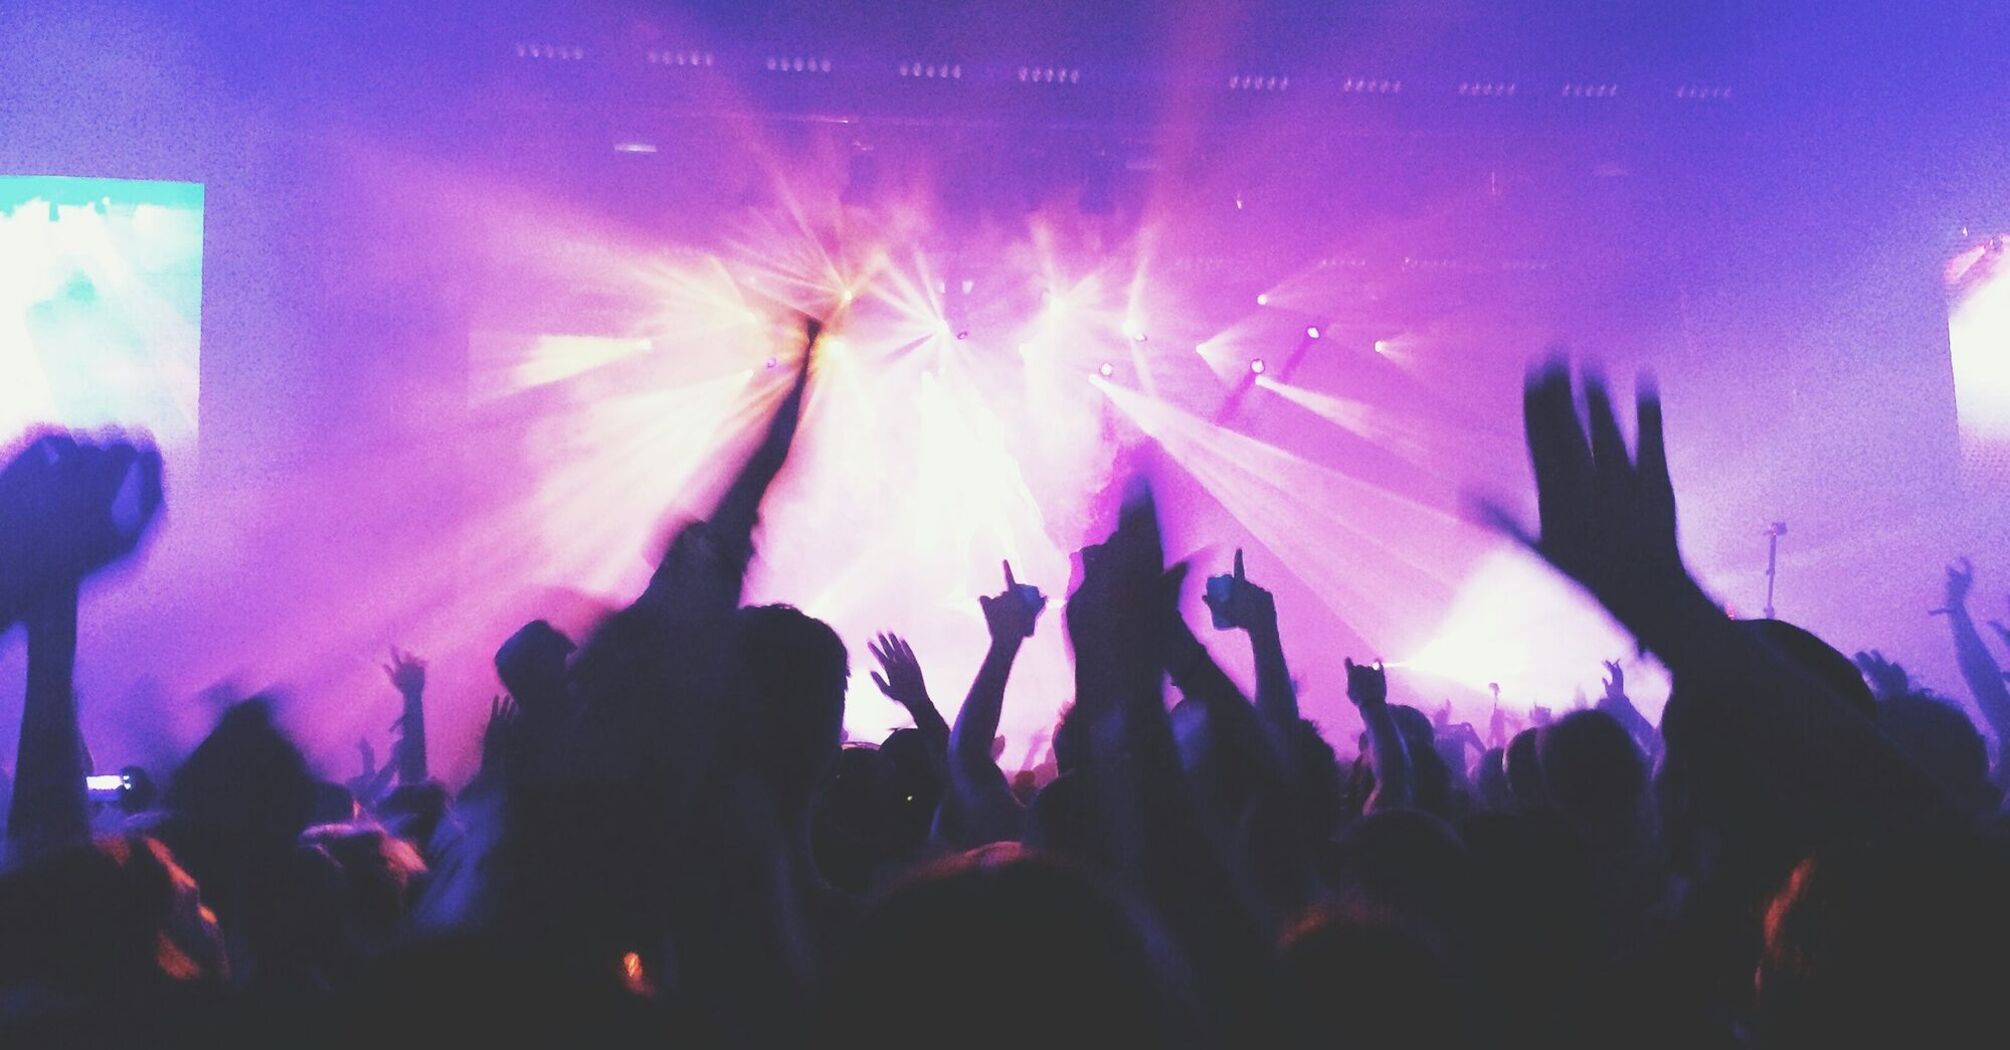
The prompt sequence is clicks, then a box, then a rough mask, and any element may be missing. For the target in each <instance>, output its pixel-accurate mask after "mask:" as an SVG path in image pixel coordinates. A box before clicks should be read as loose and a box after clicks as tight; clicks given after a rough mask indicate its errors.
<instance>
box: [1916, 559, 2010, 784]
mask: <svg viewBox="0 0 2010 1050" xmlns="http://www.w3.org/2000/svg"><path fill="white" fill-rule="evenodd" d="M1974 583H1975V567H1974V566H1973V565H1971V564H1969V562H1968V559H1967V558H1962V559H1960V560H1959V561H1956V562H1955V563H1953V564H1951V565H1949V566H1948V567H1947V604H1946V605H1945V606H1944V607H1942V608H1939V609H1935V610H1933V611H1934V613H1935V614H1936V615H1944V616H1946V617H1947V626H1948V629H1949V630H1950V631H1952V632H1953V634H1954V657H1955V661H1956V662H1957V663H1958V664H1959V665H1960V667H1961V678H1962V681H1965V682H1967V683H1968V691H1969V693H1971V694H1972V695H1973V696H1974V697H1975V706H1976V707H1979V708H1981V709H1982V717H1984V718H1986V719H1988V720H1989V728H1990V731H1991V732H1993V733H1995V735H1996V740H1997V747H1998V750H1999V751H2001V752H2005V753H2010V685H2006V684H2005V682H2004V681H2003V669H2002V668H2001V667H1999V666H1998V665H1997V663H1996V657H1994V656H1993V655H1991V654H1990V652H1989V646H1988V645H1987V644H1985V643H1984V642H1983V641H1982V633H1981V632H1980V631H1977V630H1976V629H1975V621H1974V619H1973V618H1971V617H1970V616H1969V615H1968V590H1969V588H1970V587H1972V586H1973V585H1974ZM1997 761H1998V764H1999V765H2005V764H2006V763H2004V762H2003V760H2002V759H2001V758H1999V759H1998V760H1997Z"/></svg>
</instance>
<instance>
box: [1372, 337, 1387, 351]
mask: <svg viewBox="0 0 2010 1050" xmlns="http://www.w3.org/2000/svg"><path fill="white" fill-rule="evenodd" d="M1375 352H1376V353H1378V354H1386V353H1388V352H1389V344H1388V343H1387V342H1386V341H1384V340H1381V339H1377V340H1375Z"/></svg>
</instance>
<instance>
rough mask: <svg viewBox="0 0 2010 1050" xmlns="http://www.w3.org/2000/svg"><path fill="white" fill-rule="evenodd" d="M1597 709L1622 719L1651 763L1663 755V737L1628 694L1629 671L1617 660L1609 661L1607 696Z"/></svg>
mask: <svg viewBox="0 0 2010 1050" xmlns="http://www.w3.org/2000/svg"><path fill="white" fill-rule="evenodd" d="M1597 707H1598V710H1600V711H1603V712H1605V713H1606V714H1608V715H1611V716H1612V717H1613V718H1614V719H1616V720H1618V722H1619V724H1620V725H1621V726H1622V727H1624V728H1625V730H1626V733H1627V735H1628V736H1631V737H1632V738H1633V743H1634V745H1635V746H1637V747H1639V748H1640V753H1641V754H1642V755H1645V756H1646V757H1647V760H1648V762H1649V763H1652V762H1653V761H1654V759H1655V756H1657V755H1659V754H1660V753H1661V734H1659V733H1657V732H1655V730H1654V723H1652V722H1649V721H1648V720H1647V716H1646V715H1643V714H1641V713H1640V709H1639V708H1637V707H1635V706H1633V699H1632V698H1631V697H1629V696H1627V695H1626V669H1625V668H1623V667H1621V666H1619V661H1617V660H1607V661H1605V695H1604V696H1602V697H1600V698H1599V700H1598V704H1597Z"/></svg>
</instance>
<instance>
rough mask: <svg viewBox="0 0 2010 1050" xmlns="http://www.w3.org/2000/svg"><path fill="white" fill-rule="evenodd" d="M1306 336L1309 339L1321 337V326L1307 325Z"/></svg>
mask: <svg viewBox="0 0 2010 1050" xmlns="http://www.w3.org/2000/svg"><path fill="white" fill-rule="evenodd" d="M1305 338H1307V339H1317V338H1319V327H1318V326H1317V325H1308V326H1306V329H1305Z"/></svg>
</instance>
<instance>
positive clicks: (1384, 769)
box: [1361, 703, 1416, 813]
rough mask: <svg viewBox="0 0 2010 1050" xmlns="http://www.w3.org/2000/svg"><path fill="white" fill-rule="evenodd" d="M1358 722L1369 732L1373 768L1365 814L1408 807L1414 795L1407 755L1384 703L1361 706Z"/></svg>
mask: <svg viewBox="0 0 2010 1050" xmlns="http://www.w3.org/2000/svg"><path fill="white" fill-rule="evenodd" d="M1361 721H1362V722H1363V723H1364V724H1365V725H1366V726H1367V729H1368V754H1369V761H1371V762H1372V763H1374V767H1375V791H1374V793H1373V794H1371V795H1370V796H1369V797H1368V802H1367V811H1368V812H1370V813H1374V812H1379V811H1381V810H1385V809H1394V808H1399V807H1403V806H1408V805H1411V804H1412V803H1413V802H1414V801H1415V796H1416V792H1415V790H1414V789H1413V787H1412V780H1413V779H1414V778H1413V777H1412V776H1411V773H1410V752H1409V749H1408V748H1407V747H1405V746H1404V744H1403V734H1402V733H1401V732H1400V731H1399V730H1397V728H1396V717H1395V716H1394V715H1393V714H1390V713H1389V705H1388V704H1386V703H1378V704H1363V705H1362V706H1361Z"/></svg>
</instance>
